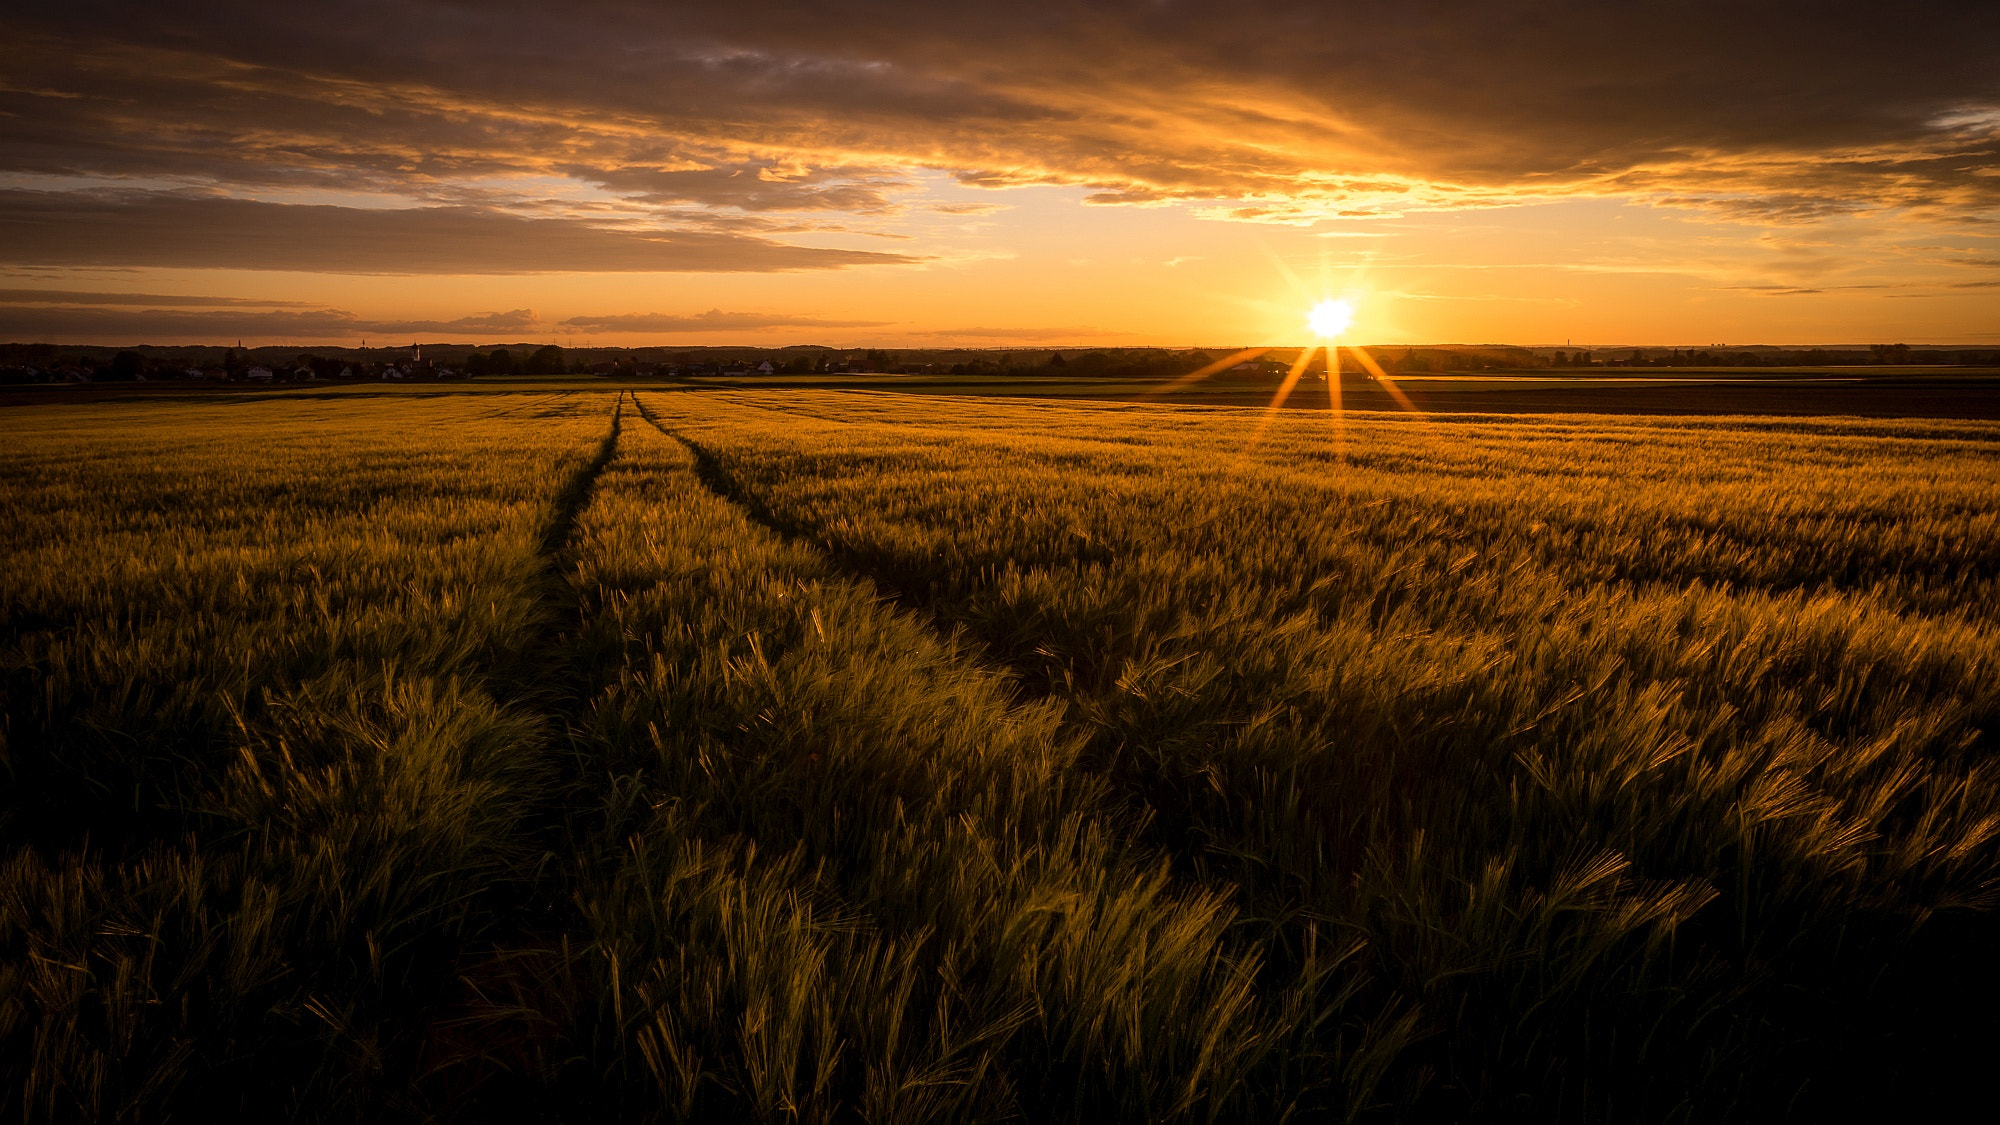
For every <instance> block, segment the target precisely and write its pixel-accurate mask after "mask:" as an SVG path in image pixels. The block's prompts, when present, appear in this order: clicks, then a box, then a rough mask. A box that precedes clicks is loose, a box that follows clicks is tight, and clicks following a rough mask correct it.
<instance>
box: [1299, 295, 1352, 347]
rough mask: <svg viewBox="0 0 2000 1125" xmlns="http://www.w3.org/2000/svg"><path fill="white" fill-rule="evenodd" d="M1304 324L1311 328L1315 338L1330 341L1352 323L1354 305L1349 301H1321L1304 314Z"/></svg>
mask: <svg viewBox="0 0 2000 1125" xmlns="http://www.w3.org/2000/svg"><path fill="white" fill-rule="evenodd" d="M1306 323H1307V324H1308V325H1310V326H1311V327H1312V330H1313V334H1314V335H1315V336H1318V337H1320V338H1321V339H1325V340H1332V339H1334V338H1336V337H1338V336H1339V335H1340V334H1341V333H1342V332H1345V331H1347V326H1348V325H1350V324H1352V323H1354V304H1353V302H1351V301H1321V302H1320V303H1319V304H1317V305H1314V306H1313V307H1312V311H1311V312H1309V313H1307V314H1306Z"/></svg>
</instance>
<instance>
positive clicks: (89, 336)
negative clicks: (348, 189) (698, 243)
mask: <svg viewBox="0 0 2000 1125" xmlns="http://www.w3.org/2000/svg"><path fill="white" fill-rule="evenodd" d="M536 323H537V322H536V320H535V314H534V313H533V312H531V311H529V310H527V309H515V310H513V311H512V312H498V313H485V314H481V315H478V316H467V317H460V318H458V319H457V320H370V319H364V318H362V317H359V316H356V315H355V314H354V313H351V312H347V311H344V310H341V309H311V310H303V311H294V310H289V309H286V310H276V311H268V312H247V311H237V310H223V309H214V310H201V311H191V310H186V309H124V308H105V307H93V306H82V307H75V306H71V307H57V308H41V307H27V306H4V307H0V338H5V339H8V340H11V341H14V342H17V343H25V342H30V341H38V342H57V343H60V342H71V341H91V342H103V341H115V342H133V343H141V342H159V341H186V340H197V341H210V342H213V341H218V340H232V339H238V338H242V339H271V338H287V339H301V340H307V339H310V340H352V339H354V338H356V337H360V336H368V335H378V336H379V335H387V336H408V335H419V334H421V335H429V336H432V337H450V338H456V339H508V340H517V339H520V338H521V334H522V333H524V332H526V331H528V330H529V329H532V328H533V327H534V326H535V324H536Z"/></svg>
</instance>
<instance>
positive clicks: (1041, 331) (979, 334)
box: [910, 327, 1132, 340]
mask: <svg viewBox="0 0 2000 1125" xmlns="http://www.w3.org/2000/svg"><path fill="white" fill-rule="evenodd" d="M910 335H912V336H934V337H939V338H951V339H964V340H1085V339H1091V338H1094V337H1099V336H1130V335H1132V333H1130V332H1111V331H1107V330H1105V329H1102V328H1087V327H1086V328H940V329H935V330H932V331H926V332H912V333H910Z"/></svg>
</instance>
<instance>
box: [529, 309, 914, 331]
mask: <svg viewBox="0 0 2000 1125" xmlns="http://www.w3.org/2000/svg"><path fill="white" fill-rule="evenodd" d="M887 323H889V322H887V321H881V320H827V319H823V318H820V317H811V316H787V315H784V314H781V313H756V312H723V311H722V310H721V309H710V310H708V311H707V312H704V313H694V314H692V315H679V314H674V313H619V314H613V315H599V316H573V317H570V318H568V319H566V320H564V321H563V322H562V326H563V327H565V328H577V329H585V328H587V329H591V330H593V331H599V332H658V333H662V334H669V333H679V332H726V331H739V332H740V331H746V330H750V329H761V328H879V327H881V326H883V325H884V324H887Z"/></svg>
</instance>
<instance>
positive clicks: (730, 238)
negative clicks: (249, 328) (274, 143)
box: [0, 190, 915, 274]
mask: <svg viewBox="0 0 2000 1125" xmlns="http://www.w3.org/2000/svg"><path fill="white" fill-rule="evenodd" d="M912 261H915V259H913V258H910V257H908V256H906V255H901V254H886V253H880V252H876V251H866V250H831V249H819V248H814V247H804V246H791V245H787V244H785V243H781V242H775V241H772V240H770V239H764V238H757V237H753V236H750V235H742V234H726V233H717V232H711V231H670V230H646V229H627V228H614V227H604V226H595V225H592V224H590V223H587V222H583V221H580V220H575V219H534V218H520V217H517V216H514V215H510V214H507V213H504V212H500V211H493V210H484V209H480V208H476V207H415V208H398V209H380V208H374V209H371V208H363V207H336V206H328V205H323V204H285V203H269V202H263V201H259V200H249V199H224V198H203V197H196V196H189V195H182V194H173V193H163V192H146V193H136V194H123V195H115V196H101V195H86V194H81V193H75V192H56V191H5V190H0V262H6V263H10V264H19V265H61V266H164V267H177V268H198V269H248V270H295V271H306V272H324V273H400V274H469V273H471V274H477V273H484V274H510V273H560V272H567V271H583V270H588V271H592V272H635V271H636V272H651V271H675V272H680V271H702V272H716V273H733V272H770V271H779V270H802V269H840V268H844V267H850V266H862V265H891V264H901V263H908V262H912Z"/></svg>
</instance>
